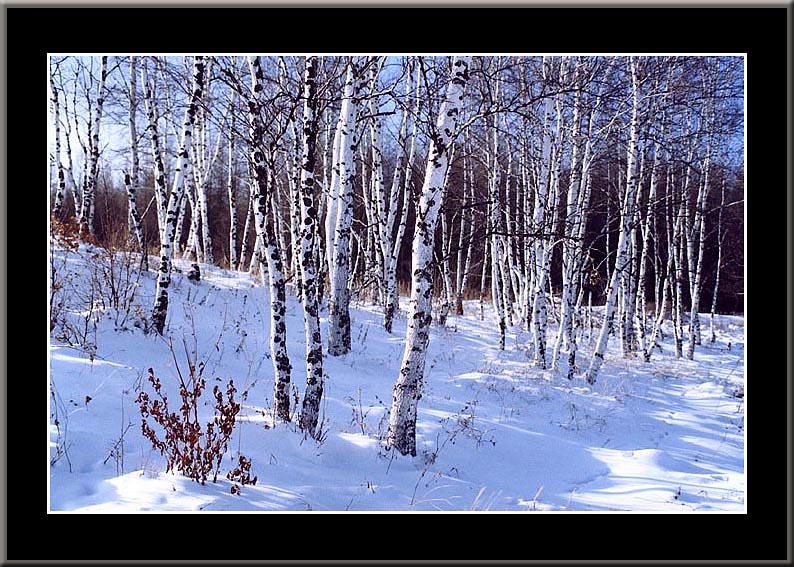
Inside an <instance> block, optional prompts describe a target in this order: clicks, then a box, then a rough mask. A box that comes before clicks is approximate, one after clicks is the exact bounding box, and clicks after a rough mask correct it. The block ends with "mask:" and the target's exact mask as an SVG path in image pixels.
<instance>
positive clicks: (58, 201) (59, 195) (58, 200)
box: [50, 62, 66, 218]
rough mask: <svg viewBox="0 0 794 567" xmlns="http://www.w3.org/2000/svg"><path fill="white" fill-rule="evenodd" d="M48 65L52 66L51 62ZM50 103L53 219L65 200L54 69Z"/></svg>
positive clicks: (61, 213) (59, 108)
mask: <svg viewBox="0 0 794 567" xmlns="http://www.w3.org/2000/svg"><path fill="white" fill-rule="evenodd" d="M50 64H51V65H52V62H51V63H50ZM50 102H51V105H52V114H53V124H54V126H55V164H56V167H57V172H58V186H57V189H56V191H55V204H54V205H53V208H52V214H53V215H54V216H55V218H61V217H62V216H63V203H64V200H65V199H66V174H65V172H64V167H63V161H62V159H61V105H60V102H59V94H58V87H57V86H56V85H55V69H50Z"/></svg>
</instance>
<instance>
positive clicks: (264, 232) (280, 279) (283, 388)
mask: <svg viewBox="0 0 794 567" xmlns="http://www.w3.org/2000/svg"><path fill="white" fill-rule="evenodd" d="M248 65H249V68H250V70H251V92H252V93H253V95H252V98H251V100H250V101H249V104H248V108H249V131H250V140H249V143H250V152H251V163H252V166H253V173H254V184H253V187H254V189H255V191H256V206H255V208H254V215H255V219H256V234H257V238H258V240H260V241H261V242H262V247H263V248H264V249H265V256H266V261H267V271H268V280H269V282H270V286H269V288H270V352H271V358H272V361H273V373H274V376H275V385H274V395H273V397H274V400H275V410H276V415H277V416H278V418H279V419H281V420H283V421H290V372H291V370H292V365H291V364H290V360H289V355H288V354H287V324H286V300H287V293H286V281H285V278H284V268H283V263H282V256H281V251H280V250H279V247H278V244H277V242H276V234H275V231H274V227H273V214H274V213H275V211H272V210H269V209H271V207H272V202H273V201H272V191H273V189H274V185H273V179H272V167H271V168H270V170H268V164H267V160H266V157H265V150H264V147H263V146H264V145H265V135H266V132H265V125H264V123H263V120H262V115H261V112H262V106H263V100H262V99H263V95H264V73H263V71H262V66H261V63H260V61H259V57H251V56H249V57H248Z"/></svg>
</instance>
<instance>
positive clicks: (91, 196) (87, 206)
mask: <svg viewBox="0 0 794 567" xmlns="http://www.w3.org/2000/svg"><path fill="white" fill-rule="evenodd" d="M107 74H108V58H107V55H103V56H102V60H101V68H100V75H99V86H98V87H97V95H96V108H95V111H94V116H93V124H92V134H91V142H90V148H91V159H90V163H89V165H88V171H87V177H86V182H85V190H84V191H83V203H82V206H81V208H80V220H79V222H80V234H81V235H82V236H84V237H85V236H89V235H91V236H93V235H94V210H95V202H94V201H95V193H96V185H97V181H98V180H99V126H100V123H101V121H102V107H103V106H104V103H105V81H106V80H107Z"/></svg>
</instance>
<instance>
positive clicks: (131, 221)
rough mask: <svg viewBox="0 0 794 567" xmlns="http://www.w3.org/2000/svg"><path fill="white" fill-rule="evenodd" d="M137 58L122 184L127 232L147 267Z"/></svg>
mask: <svg viewBox="0 0 794 567" xmlns="http://www.w3.org/2000/svg"><path fill="white" fill-rule="evenodd" d="M137 112H138V58H137V57H135V56H134V55H133V56H131V57H130V104H129V132H130V161H131V166H132V170H131V172H130V173H127V172H124V186H125V188H126V189H127V203H128V205H129V207H128V208H129V214H128V217H129V218H128V225H129V232H130V233H131V234H135V239H136V242H137V244H138V250H139V251H140V253H141V269H143V270H148V269H149V256H148V254H147V253H146V239H145V238H144V235H143V226H142V225H141V217H140V214H138V204H137V199H136V193H137V190H138V184H139V181H140V169H141V164H140V157H139V154H138V125H137V120H138V118H137Z"/></svg>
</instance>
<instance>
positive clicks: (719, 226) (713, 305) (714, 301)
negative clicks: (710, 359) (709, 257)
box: [710, 179, 725, 344]
mask: <svg viewBox="0 0 794 567" xmlns="http://www.w3.org/2000/svg"><path fill="white" fill-rule="evenodd" d="M724 208H725V180H724V179H723V180H722V186H721V188H720V208H719V212H718V214H717V268H716V272H717V273H716V275H715V276H714V293H713V294H712V296H711V322H710V327H711V329H710V330H711V344H714V343H715V342H716V340H717V333H716V332H715V330H714V314H715V313H716V312H717V294H718V293H719V289H720V270H721V269H722V210H723V209H724Z"/></svg>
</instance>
